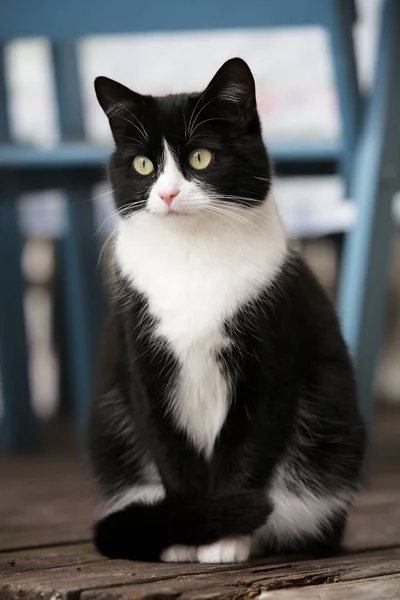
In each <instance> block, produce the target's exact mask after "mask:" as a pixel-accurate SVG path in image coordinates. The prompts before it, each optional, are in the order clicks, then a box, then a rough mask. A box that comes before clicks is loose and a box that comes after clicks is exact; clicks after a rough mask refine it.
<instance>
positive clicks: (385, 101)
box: [339, 0, 400, 425]
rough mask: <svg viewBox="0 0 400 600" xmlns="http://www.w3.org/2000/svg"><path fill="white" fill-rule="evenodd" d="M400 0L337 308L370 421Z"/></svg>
mask: <svg viewBox="0 0 400 600" xmlns="http://www.w3.org/2000/svg"><path fill="white" fill-rule="evenodd" d="M399 57H400V2H399V1H398V0H384V5H383V12H382V21H381V27H380V36H379V43H378V49H377V58H376V65H375V71H374V73H375V78H374V82H373V88H372V91H371V97H370V100H369V103H368V106H367V110H366V114H365V119H364V122H363V125H362V130H361V135H360V138H359V141H358V145H357V153H356V160H355V166H354V172H353V179H352V186H351V194H352V197H353V198H354V199H355V200H356V202H357V207H358V218H357V223H356V225H355V227H354V229H353V230H352V231H351V232H350V234H349V235H348V237H347V240H346V246H345V251H344V258H343V267H342V274H341V284H340V298H339V307H340V315H341V319H342V324H343V330H344V334H345V337H346V339H347V342H348V344H349V347H350V350H351V353H352V355H353V357H354V361H355V367H356V373H357V380H358V385H359V394H360V398H361V403H362V410H363V413H364V416H365V419H366V421H367V423H368V424H369V425H370V424H371V423H372V419H373V410H374V402H373V398H374V396H373V391H374V388H373V383H374V376H375V374H376V365H377V359H378V355H379V350H380V346H381V340H382V331H383V322H384V315H385V307H386V296H387V294H386V292H387V281H388V279H387V278H388V268H389V264H390V249H391V245H392V239H393V235H392V233H393V227H394V225H393V220H392V199H393V194H394V193H395V192H396V190H397V189H398V188H399V183H400V181H399V174H400V168H399V165H400V163H399V159H400V156H399V144H400V135H399V134H400V111H399V107H400V68H399Z"/></svg>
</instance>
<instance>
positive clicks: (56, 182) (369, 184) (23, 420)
mask: <svg viewBox="0 0 400 600" xmlns="http://www.w3.org/2000/svg"><path fill="white" fill-rule="evenodd" d="M399 8H400V7H399V3H398V1H397V0H385V4H384V19H383V22H382V27H381V38H382V41H381V44H380V47H379V48H380V49H379V56H378V61H380V63H379V64H380V67H381V66H383V74H378V75H377V79H376V81H375V83H374V89H373V92H372V95H371V100H370V102H369V103H368V109H367V111H366V113H365V115H364V118H363V114H362V102H361V98H360V92H359V86H358V81H357V71H356V63H355V56H354V45H353V39H352V26H353V23H354V19H355V9H354V2H353V1H352V0H324V1H321V0H296V2H293V1H292V0H268V2H259V1H258V0H249V1H248V2H246V3H245V4H243V3H236V2H231V1H230V0H218V1H216V0H203V2H202V6H201V10H200V11H197V10H195V9H194V5H193V4H192V3H190V2H187V0H174V10H173V11H171V8H170V3H167V2H164V0H155V1H154V2H152V3H147V4H146V3H145V4H143V3H140V2H138V1H137V0H115V2H113V3H112V2H102V1H96V0H86V1H85V2H80V1H78V0H70V1H69V3H68V7H65V10H61V9H60V4H59V3H56V2H54V1H53V0H37V1H36V2H35V3H34V4H32V3H31V2H30V1H29V0H14V2H13V3H11V4H10V5H9V6H8V7H7V11H3V14H2V15H1V19H0V44H1V43H3V44H4V43H6V42H7V41H9V40H11V39H14V38H17V37H33V36H46V37H47V38H49V39H50V40H51V42H52V59H53V67H54V76H55V81H56V92H57V102H58V107H59V127H60V132H61V137H62V143H61V144H60V145H59V146H58V147H56V148H54V149H52V150H51V151H49V150H40V149H36V148H26V147H20V146H16V145H15V144H13V143H12V140H11V139H10V134H9V130H8V117H7V110H6V101H5V98H6V90H5V75H4V64H3V52H1V48H0V172H1V184H0V186H1V188H0V189H1V196H0V361H1V363H0V372H1V378H2V386H3V396H4V402H5V415H4V419H3V436H4V437H3V438H2V439H3V441H4V442H5V443H6V444H8V445H10V446H14V447H22V446H24V445H28V444H31V443H33V442H34V441H35V420H34V417H33V414H32V409H31V405H30V401H29V386H28V377H27V352H26V334H25V328H24V321H23V311H22V295H23V280H22V276H21V271H20V250H21V241H20V231H19V228H18V221H17V216H16V200H17V198H18V196H19V195H20V194H21V193H22V192H23V191H26V190H31V189H44V188H51V187H53V188H54V187H58V188H61V189H63V190H65V194H66V198H67V205H68V220H69V228H68V233H67V235H66V237H65V239H64V240H63V253H62V255H63V257H64V263H63V274H64V283H65V287H64V293H65V297H66V300H67V301H66V309H67V322H68V332H69V340H68V348H69V361H68V364H69V365H70V380H71V388H72V393H73V399H74V406H75V412H76V420H77V423H78V429H79V431H80V432H82V431H83V430H84V424H85V420H86V411H87V406H88V402H89V400H90V395H91V388H92V373H93V362H94V356H95V352H96V347H97V340H98V337H97V332H98V322H99V316H98V312H99V310H98V308H97V307H98V305H99V302H98V299H99V298H100V296H101V289H100V283H99V281H98V280H97V278H96V274H97V273H98V271H97V269H96V268H95V263H96V261H97V259H96V252H97V250H96V248H95V247H93V245H91V243H90V241H91V240H93V215H92V209H91V206H90V203H88V202H86V201H85V200H86V199H87V198H88V197H89V196H90V192H89V190H90V187H91V186H92V184H93V183H94V182H95V181H97V180H98V179H99V177H100V174H101V172H102V169H103V165H104V163H105V159H106V156H107V155H108V152H109V149H107V148H94V147H92V146H90V145H89V144H87V143H85V141H84V134H83V119H82V109H81V99H80V90H79V78H78V68H77V58H76V53H75V43H76V40H77V39H79V38H80V37H83V36H86V35H89V34H94V35H95V34H109V33H129V32H146V31H173V30H177V29H180V30H191V29H217V28H237V27H261V26H266V27H275V26H285V27H286V26H302V25H313V24H315V25H322V26H323V27H325V28H326V29H327V30H328V32H329V34H330V40H331V50H332V57H333V64H334V70H335V75H336V82H337V87H338V92H339V101H340V110H341V117H342V123H343V126H342V139H341V141H340V143H339V144H332V143H331V144H325V145H323V144H310V145H304V144H303V145H302V146H301V147H300V146H290V147H288V146H285V145H276V146H275V147H272V154H273V156H274V157H275V159H276V160H277V162H278V164H287V165H288V166H289V167H290V165H297V167H298V166H299V165H300V166H301V165H303V167H304V170H307V169H311V170H312V166H313V165H315V163H320V164H322V165H326V164H330V165H331V164H332V162H335V163H337V164H338V165H339V168H340V169H341V173H342V174H343V176H344V178H345V181H346V183H347V186H348V190H349V191H350V192H351V193H352V195H353V197H354V198H355V199H356V201H357V204H358V207H359V217H358V220H357V224H356V226H355V228H354V230H353V231H352V232H351V234H350V236H349V239H348V242H347V244H346V250H345V255H344V269H343V277H342V290H341V296H340V300H341V302H340V307H341V314H342V318H343V324H344V331H345V335H346V337H347V340H348V342H349V344H350V347H351V349H352V351H353V353H354V354H355V358H356V366H357V372H358V377H359V381H360V390H361V394H362V403H363V410H364V413H365V415H366V416H367V417H368V418H370V416H371V399H372V396H371V377H372V373H373V370H374V366H375V363H376V355H377V351H378V348H379V341H380V332H381V329H382V319H383V312H384V311H383V309H384V293H383V289H384V284H385V281H386V280H385V276H386V269H385V268H384V267H385V265H386V263H387V258H388V253H389V240H390V234H389V232H390V226H389V224H390V217H389V212H390V211H389V202H388V196H389V194H390V191H391V190H392V188H393V185H395V183H394V182H395V178H394V176H393V177H392V176H390V177H391V179H390V185H388V184H387V183H385V184H384V185H383V182H382V173H386V172H387V165H388V164H389V165H393V164H394V163H393V161H394V150H395V148H394V146H395V144H394V139H393V133H394V127H392V129H390V126H392V125H393V123H394V122H395V120H396V118H397V115H395V110H394V106H395V103H396V101H397V94H398V78H399V77H398V75H396V73H395V70H394V65H393V64H392V63H393V57H394V52H395V50H396V48H397V44H398V43H399V39H400V36H399V33H400V32H399V28H400V18H399ZM381 63H382V65H381ZM377 72H378V71H377ZM380 93H381V94H382V96H380ZM354 156H356V161H353V157H354ZM385 177H387V175H385ZM389 188H390V190H389ZM321 201H323V199H321ZM378 284H379V285H378ZM371 313H372V314H373V315H374V323H373V325H372V324H371V317H370V315H371ZM365 344H372V345H373V348H372V347H371V346H368V348H367V347H366V346H365Z"/></svg>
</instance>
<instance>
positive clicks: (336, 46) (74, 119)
mask: <svg viewBox="0 0 400 600" xmlns="http://www.w3.org/2000/svg"><path fill="white" fill-rule="evenodd" d="M355 18H356V10H355V2H354V0H296V1H293V0H247V1H246V2H241V1H239V0H237V1H236V0H202V2H201V3H200V4H199V3H198V2H195V1H194V0H169V1H168V0H152V1H151V2H140V1H139V0H114V1H113V2H111V1H110V0H107V1H106V0H68V3H65V4H64V5H62V6H61V4H60V3H59V2H55V1H54V0H36V1H35V2H32V0H13V2H10V3H9V5H8V6H7V10H6V11H5V10H4V11H3V14H2V15H1V18H0V52H1V44H2V43H5V42H7V41H9V40H12V39H15V38H20V37H37V36H45V37H47V38H49V39H50V41H51V42H52V51H53V68H54V77H55V82H56V86H55V87H56V96H57V104H58V108H59V110H58V115H59V127H60V132H61V136H62V138H63V139H64V140H71V139H75V140H78V139H82V138H83V136H84V127H83V117H82V106H81V93H80V88H79V76H78V68H77V59H76V54H75V50H74V43H75V41H76V40H77V39H79V38H81V37H84V36H88V35H107V34H118V33H125V34H126V33H145V32H150V31H151V32H154V31H181V30H202V29H203V30H205V29H227V28H256V27H257V28H260V27H289V26H309V25H319V26H322V27H324V28H326V29H327V30H328V32H329V33H330V41H331V47H332V54H333V63H334V70H335V76H336V83H337V87H338V92H339V101H340V111H341V120H342V142H341V150H340V152H339V154H340V156H339V160H340V162H341V165H342V174H343V175H344V177H345V180H346V181H348V180H349V173H350V169H351V164H352V158H353V153H354V148H355V142H356V139H357V136H358V131H359V123H360V112H361V102H360V93H359V86H358V79H357V69H356V62H355V55H354V46H353V40H352V25H353V23H354V21H355ZM2 78H3V80H4V71H3V72H2V69H1V58H0V80H1V79H2ZM1 87H2V83H1V81H0V96H1V92H2V90H1ZM3 96H4V94H3ZM0 103H1V97H0ZM4 115H5V110H4V109H3V110H2V109H1V106H0V121H4V120H5V119H7V117H6V116H4ZM0 135H1V124H0ZM1 139H3V140H4V139H5V138H4V135H3V137H2V138H1V137H0V140H1Z"/></svg>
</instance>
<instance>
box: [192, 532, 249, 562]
mask: <svg viewBox="0 0 400 600" xmlns="http://www.w3.org/2000/svg"><path fill="white" fill-rule="evenodd" d="M250 549H251V541H250V537H249V536H243V537H238V538H227V539H224V540H220V541H219V542H215V543H214V544H210V545H209V546H199V547H198V548H197V560H198V561H199V562H201V563H235V562H244V561H245V560H247V559H248V558H249V556H250Z"/></svg>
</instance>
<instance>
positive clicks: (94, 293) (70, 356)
mask: <svg viewBox="0 0 400 600" xmlns="http://www.w3.org/2000/svg"><path fill="white" fill-rule="evenodd" d="M51 50H52V64H53V69H54V78H55V83H56V94H57V105H58V115H59V129H60V133H61V139H62V141H64V142H77V141H81V142H83V139H84V123H83V114H82V101H81V86H80V81H79V72H78V61H77V56H76V46H75V44H72V43H61V42H60V43H53V44H52V48H51ZM91 196H92V194H91V185H88V184H86V185H85V183H84V180H82V182H81V183H80V184H75V185H74V184H73V183H68V184H67V185H66V187H65V199H66V207H67V217H68V224H67V226H68V229H67V233H66V236H65V238H63V239H62V240H61V241H60V244H62V245H63V248H62V249H61V253H60V254H61V256H62V257H63V262H62V263H61V264H60V265H59V267H60V268H61V272H62V275H63V277H62V282H63V283H64V286H63V294H64V296H65V304H64V306H65V311H66V315H65V322H66V325H67V327H66V328H65V329H64V335H65V336H66V339H65V345H66V349H67V352H66V364H64V365H61V368H62V369H65V370H66V373H65V376H64V379H65V377H68V378H69V386H70V389H71V391H72V412H73V415H74V419H75V423H76V426H77V433H78V437H79V440H80V441H81V442H83V440H84V438H85V432H86V420H87V413H88V408H89V405H90V401H91V397H92V393H93V378H94V368H95V363H96V357H97V348H98V346H99V332H100V329H101V325H102V318H101V317H102V313H103V310H102V309H103V306H104V300H103V289H102V285H101V281H100V272H99V269H98V257H99V249H98V248H97V238H96V237H95V236H94V232H95V225H94V214H93V203H92V202H91V200H90V199H91Z"/></svg>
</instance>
